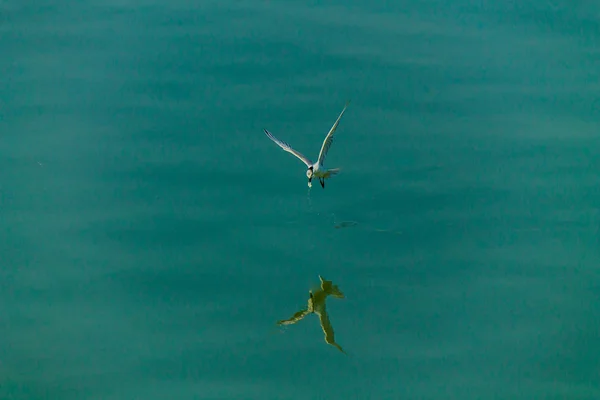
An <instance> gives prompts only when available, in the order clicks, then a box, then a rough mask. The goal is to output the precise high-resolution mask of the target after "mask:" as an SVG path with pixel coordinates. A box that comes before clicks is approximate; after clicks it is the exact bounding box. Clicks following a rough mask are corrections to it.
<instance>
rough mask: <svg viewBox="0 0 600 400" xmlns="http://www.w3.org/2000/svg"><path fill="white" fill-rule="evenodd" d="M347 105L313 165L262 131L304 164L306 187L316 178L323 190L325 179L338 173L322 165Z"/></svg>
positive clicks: (288, 146) (336, 169) (310, 185)
mask: <svg viewBox="0 0 600 400" xmlns="http://www.w3.org/2000/svg"><path fill="white" fill-rule="evenodd" d="M349 103H350V101H347V102H346V105H344V109H343V110H342V112H341V113H340V115H339V117H338V118H337V120H336V121H335V123H334V124H333V126H332V127H331V129H330V130H329V133H328V134H327V136H326V137H325V140H324V141H323V145H322V146H321V152H320V153H319V158H318V159H317V162H314V163H313V162H312V161H311V160H309V159H308V158H306V156H304V155H303V154H302V153H300V152H299V151H297V150H294V149H293V148H292V146H290V145H289V144H287V143H286V142H284V141H282V140H279V139H277V138H276V137H275V136H273V134H272V133H271V132H269V131H268V130H266V129H263V130H264V131H265V134H266V135H267V136H268V137H269V139H271V140H272V141H274V142H275V143H277V145H278V146H279V147H281V148H282V149H283V150H285V151H287V152H288V153H292V154H293V155H295V156H296V157H298V158H299V159H300V160H302V162H303V163H304V164H306V166H307V167H308V169H307V170H306V177H307V178H308V187H312V179H313V178H314V177H317V178H319V183H321V187H322V188H323V189H325V179H328V178H330V177H331V176H333V175H336V174H338V173H339V172H340V169H339V168H331V169H327V168H325V167H324V166H323V164H324V162H325V157H326V156H327V152H328V151H329V148H330V147H331V144H332V143H333V134H334V133H335V130H336V129H337V127H338V124H339V123H340V119H341V118H342V115H344V112H345V111H346V108H347V107H348V104H349Z"/></svg>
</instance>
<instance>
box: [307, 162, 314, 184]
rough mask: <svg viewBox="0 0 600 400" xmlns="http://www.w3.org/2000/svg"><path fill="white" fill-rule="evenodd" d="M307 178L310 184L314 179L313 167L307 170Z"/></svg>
mask: <svg viewBox="0 0 600 400" xmlns="http://www.w3.org/2000/svg"><path fill="white" fill-rule="evenodd" d="M306 177H307V178H308V181H309V182H310V181H311V180H312V177H313V167H312V166H311V167H308V169H307V170H306Z"/></svg>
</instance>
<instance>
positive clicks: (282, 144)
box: [263, 129, 313, 167]
mask: <svg viewBox="0 0 600 400" xmlns="http://www.w3.org/2000/svg"><path fill="white" fill-rule="evenodd" d="M263 130H264V131H265V134H266V135H267V136H268V137H269V139H271V140H272V141H274V142H275V143H277V145H278V146H279V147H281V148H282V149H283V150H285V151H287V152H288V153H292V154H293V155H295V156H296V157H298V158H299V159H300V160H302V162H304V164H306V166H307V167H310V166H311V165H312V164H313V163H312V161H310V160H309V159H308V158H306V156H304V155H303V154H302V153H300V152H299V151H297V150H294V149H293V148H292V146H290V145H289V144H287V143H286V142H284V141H283V140H279V139H277V138H276V137H275V136H273V134H272V133H271V132H269V131H268V130H266V129H263Z"/></svg>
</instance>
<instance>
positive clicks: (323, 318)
mask: <svg viewBox="0 0 600 400" xmlns="http://www.w3.org/2000/svg"><path fill="white" fill-rule="evenodd" d="M317 314H319V322H320V323H321V329H323V333H325V342H326V343H327V344H330V345H332V346H334V347H336V348H337V349H338V350H339V351H341V352H342V353H344V354H346V352H345V351H344V350H343V349H342V347H341V346H340V345H339V344H337V343H336V342H335V337H334V334H333V327H332V326H331V322H329V316H328V315H327V310H326V309H325V306H323V308H322V309H321V310H319V312H317Z"/></svg>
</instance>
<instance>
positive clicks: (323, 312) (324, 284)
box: [277, 275, 346, 354]
mask: <svg viewBox="0 0 600 400" xmlns="http://www.w3.org/2000/svg"><path fill="white" fill-rule="evenodd" d="M319 279H320V280H321V288H320V289H318V290H317V291H315V292H314V293H313V292H312V290H310V291H309V292H308V294H309V298H308V306H307V307H306V308H305V309H302V310H300V311H298V312H297V313H295V314H294V315H293V316H292V317H291V318H290V319H285V320H281V321H278V322H277V325H291V324H295V323H296V322H298V321H300V320H301V319H303V318H304V317H306V316H307V315H308V314H317V315H318V316H319V322H320V323H321V329H323V333H324V334H325V343H327V344H330V345H332V346H334V347H335V348H337V349H338V350H339V351H341V352H342V353H344V354H346V352H345V351H344V350H343V349H342V347H341V346H340V345H339V344H337V343H336V342H335V337H334V334H333V327H332V326H331V322H330V321H329V317H328V315H327V309H326V307H325V299H327V296H333V297H337V298H338V299H343V298H344V293H342V292H341V290H340V289H339V288H338V287H337V285H334V284H333V282H332V281H328V280H325V279H323V278H322V277H321V275H319Z"/></svg>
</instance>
